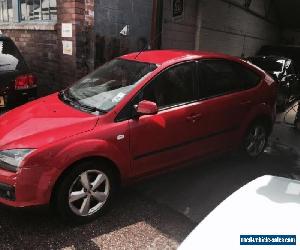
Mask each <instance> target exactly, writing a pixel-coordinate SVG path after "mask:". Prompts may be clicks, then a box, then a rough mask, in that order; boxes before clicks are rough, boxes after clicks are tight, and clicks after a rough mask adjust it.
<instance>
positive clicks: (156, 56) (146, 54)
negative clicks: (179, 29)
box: [120, 50, 240, 64]
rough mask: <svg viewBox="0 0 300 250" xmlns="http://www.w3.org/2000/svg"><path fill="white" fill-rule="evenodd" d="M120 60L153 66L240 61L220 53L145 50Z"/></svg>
mask: <svg viewBox="0 0 300 250" xmlns="http://www.w3.org/2000/svg"><path fill="white" fill-rule="evenodd" d="M120 58H122V59H127V60H134V61H139V62H147V63H153V64H164V63H171V62H180V61H186V60H192V59H198V58H199V59H200V58H220V59H229V60H234V61H240V60H239V59H238V58H236V57H232V56H229V55H225V54H221V53H212V52H204V51H193V50H147V51H142V52H135V53H131V54H128V55H124V56H121V57H120Z"/></svg>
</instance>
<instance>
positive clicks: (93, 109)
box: [60, 90, 107, 114]
mask: <svg viewBox="0 0 300 250" xmlns="http://www.w3.org/2000/svg"><path fill="white" fill-rule="evenodd" d="M66 91H67V90H62V91H61V92H60V96H61V98H63V100H64V101H67V102H68V103H69V104H72V106H76V107H79V108H81V109H84V110H87V111H89V112H99V113H100V114H106V113H107V111H106V110H102V109H99V108H97V107H92V106H88V105H85V104H82V103H81V102H79V101H78V100H77V99H76V98H75V97H74V96H73V95H71V94H70V92H69V91H68V92H66Z"/></svg>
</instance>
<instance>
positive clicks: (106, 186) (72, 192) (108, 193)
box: [54, 161, 115, 224]
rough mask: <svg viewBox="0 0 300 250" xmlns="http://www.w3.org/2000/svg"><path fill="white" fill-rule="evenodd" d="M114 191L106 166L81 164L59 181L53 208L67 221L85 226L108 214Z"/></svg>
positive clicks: (112, 178) (112, 179) (88, 163)
mask: <svg viewBox="0 0 300 250" xmlns="http://www.w3.org/2000/svg"><path fill="white" fill-rule="evenodd" d="M114 188H115V180H114V176H113V174H112V172H111V171H110V169H109V168H108V167H107V166H106V165H104V164H103V163H100V162H97V161H87V162H82V163H80V164H78V165H76V166H75V167H74V168H72V170H71V171H69V173H68V174H67V175H65V176H64V177H63V179H62V180H61V181H60V184H59V185H58V187H57V189H56V192H55V196H54V202H55V204H54V207H55V209H56V211H57V212H58V214H59V215H60V216H61V217H62V218H63V219H64V220H65V221H67V222H71V223H73V224H78V223H86V222H89V221H91V220H93V219H95V218H97V217H98V216H100V215H101V214H103V213H104V212H105V211H106V210H107V208H108V207H109V205H110V203H111V200H112V196H113V194H114Z"/></svg>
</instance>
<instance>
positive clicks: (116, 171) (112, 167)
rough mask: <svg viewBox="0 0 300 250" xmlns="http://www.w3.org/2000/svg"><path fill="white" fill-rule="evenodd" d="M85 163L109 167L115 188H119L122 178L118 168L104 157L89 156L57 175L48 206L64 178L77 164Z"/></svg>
mask: <svg viewBox="0 0 300 250" xmlns="http://www.w3.org/2000/svg"><path fill="white" fill-rule="evenodd" d="M86 161H93V162H97V163H99V164H101V163H104V164H105V165H106V166H108V167H109V169H110V170H111V171H112V174H113V176H114V178H115V181H116V184H117V187H120V186H121V185H122V177H121V172H120V170H119V168H118V166H117V165H116V164H115V163H114V162H113V161H112V160H111V159H109V158H107V157H104V156H89V157H85V158H82V159H79V160H77V161H75V162H73V163H72V164H71V165H70V166H69V167H67V168H65V169H64V170H63V171H62V172H61V173H60V175H59V177H58V178H57V179H56V181H55V183H54V185H53V188H52V191H51V195H50V204H51V203H53V201H54V197H55V195H56V192H57V189H58V187H59V185H60V184H61V183H62V181H63V179H64V177H65V176H66V175H68V174H69V173H70V172H71V171H72V169H73V168H74V167H76V166H77V165H78V164H80V163H82V162H86Z"/></svg>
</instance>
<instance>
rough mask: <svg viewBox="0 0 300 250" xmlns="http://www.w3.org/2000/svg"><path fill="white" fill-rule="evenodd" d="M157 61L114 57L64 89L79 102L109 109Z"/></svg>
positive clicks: (88, 105) (94, 107)
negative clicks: (149, 61)
mask: <svg viewBox="0 0 300 250" xmlns="http://www.w3.org/2000/svg"><path fill="white" fill-rule="evenodd" d="M155 69H156V65H154V64H150V63H143V62H137V61H130V60H124V59H114V60H112V61H110V62H108V63H106V64H104V65H102V66H100V67H99V68H98V69H97V70H95V71H94V72H93V73H91V74H89V75H87V76H86V77H84V78H83V79H81V80H79V81H78V82H77V83H75V84H74V85H73V86H71V87H70V88H69V89H67V90H66V91H65V93H66V96H68V98H69V99H71V100H75V101H76V103H77V104H78V105H79V106H83V107H89V108H92V109H96V110H97V111H102V112H108V111H109V110H111V109H113V108H114V107H115V106H116V105H117V104H118V103H119V102H120V101H121V100H122V99H123V98H124V97H125V96H126V95H127V94H128V93H129V92H130V91H131V90H132V89H133V88H134V87H135V86H136V85H137V84H138V83H139V82H140V81H141V80H142V79H143V78H145V77H146V76H147V75H148V74H149V73H151V72H152V71H154V70H155Z"/></svg>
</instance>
